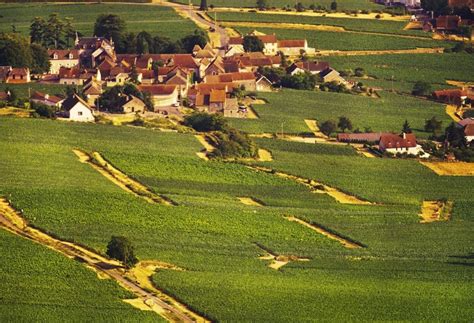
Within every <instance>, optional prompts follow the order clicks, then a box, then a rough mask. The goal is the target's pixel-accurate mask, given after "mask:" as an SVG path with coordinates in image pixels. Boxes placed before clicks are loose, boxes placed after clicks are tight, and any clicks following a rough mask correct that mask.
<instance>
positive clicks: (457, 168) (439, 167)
mask: <svg viewBox="0 0 474 323" xmlns="http://www.w3.org/2000/svg"><path fill="white" fill-rule="evenodd" d="M420 163H421V164H422V165H423V166H426V167H428V168H429V169H431V170H432V171H433V172H435V173H436V174H437V175H439V176H474V163H466V162H425V161H420Z"/></svg>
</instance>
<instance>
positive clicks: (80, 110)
mask: <svg viewBox="0 0 474 323" xmlns="http://www.w3.org/2000/svg"><path fill="white" fill-rule="evenodd" d="M62 109H63V110H64V111H65V112H66V116H67V118H68V119H69V120H71V121H79V122H93V121H94V120H95V118H94V112H93V110H92V108H91V107H90V106H89V104H87V102H85V101H84V100H83V99H81V98H80V97H79V96H78V95H77V94H74V95H73V96H70V97H68V98H67V99H66V100H65V101H64V102H63V104H62Z"/></svg>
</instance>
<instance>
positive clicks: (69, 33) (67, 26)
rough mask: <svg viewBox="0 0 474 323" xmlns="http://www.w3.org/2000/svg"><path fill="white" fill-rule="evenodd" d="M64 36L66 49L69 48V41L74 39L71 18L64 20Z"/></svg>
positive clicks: (74, 31)
mask: <svg viewBox="0 0 474 323" xmlns="http://www.w3.org/2000/svg"><path fill="white" fill-rule="evenodd" d="M64 21H65V23H64V36H65V37H66V47H68V48H69V46H70V43H71V40H72V39H74V38H76V30H75V29H74V27H73V26H72V18H68V17H66V18H64Z"/></svg>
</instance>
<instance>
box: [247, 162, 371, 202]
mask: <svg viewBox="0 0 474 323" xmlns="http://www.w3.org/2000/svg"><path fill="white" fill-rule="evenodd" d="M247 167H248V168H250V169H253V170H256V171H260V172H265V173H269V174H273V175H276V176H279V177H282V178H286V179H289V180H292V181H295V182H297V183H300V184H302V185H304V186H306V187H308V188H309V189H310V190H311V192H313V193H320V194H327V195H329V196H331V197H332V198H334V199H335V200H336V201H338V202H339V203H342V204H355V205H373V204H375V203H372V202H369V201H365V200H361V199H359V198H358V197H356V196H353V195H349V194H346V193H344V192H342V191H340V190H338V189H336V188H333V187H330V186H327V185H324V184H322V183H319V182H316V181H314V180H312V179H309V178H304V177H299V176H295V175H291V174H288V173H284V172H280V171H275V170H273V169H271V168H267V167H261V166H250V165H247Z"/></svg>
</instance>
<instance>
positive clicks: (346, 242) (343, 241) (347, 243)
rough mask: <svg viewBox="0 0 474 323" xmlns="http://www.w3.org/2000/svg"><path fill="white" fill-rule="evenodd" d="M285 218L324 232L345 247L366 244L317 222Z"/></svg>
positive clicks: (361, 246) (352, 247)
mask: <svg viewBox="0 0 474 323" xmlns="http://www.w3.org/2000/svg"><path fill="white" fill-rule="evenodd" d="M285 219H287V220H288V221H291V222H296V223H299V224H301V225H303V226H305V227H307V228H309V229H311V230H313V231H316V232H317V233H320V234H322V235H323V236H326V237H328V238H329V239H332V240H336V241H337V242H339V243H340V244H342V245H343V246H344V247H346V248H348V249H356V248H364V246H363V245H361V244H360V243H358V242H355V241H351V240H349V239H347V238H344V237H342V236H341V235H339V234H337V233H334V232H330V231H328V230H326V229H325V228H323V227H321V226H319V225H317V224H314V223H309V222H306V221H304V220H301V219H299V218H297V217H294V216H285Z"/></svg>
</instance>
